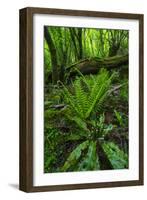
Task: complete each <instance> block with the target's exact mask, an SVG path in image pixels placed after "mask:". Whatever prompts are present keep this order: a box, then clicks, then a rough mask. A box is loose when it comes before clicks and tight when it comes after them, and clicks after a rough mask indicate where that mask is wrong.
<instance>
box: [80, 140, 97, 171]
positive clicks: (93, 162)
mask: <svg viewBox="0 0 147 200" xmlns="http://www.w3.org/2000/svg"><path fill="white" fill-rule="evenodd" d="M99 169H100V163H99V158H98V155H97V151H96V142H94V141H91V142H90V143H89V148H88V152H87V154H86V156H85V157H84V158H83V160H82V161H81V162H80V164H79V166H78V171H86V170H99Z"/></svg>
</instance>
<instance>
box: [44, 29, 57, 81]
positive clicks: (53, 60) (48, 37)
mask: <svg viewBox="0 0 147 200" xmlns="http://www.w3.org/2000/svg"><path fill="white" fill-rule="evenodd" d="M44 37H45V39H46V42H47V44H48V47H49V50H50V54H51V63H52V82H53V84H56V83H57V81H58V80H59V74H58V64H57V53H56V48H55V45H54V42H53V40H52V37H51V35H50V33H49V31H48V28H47V27H45V28H44Z"/></svg>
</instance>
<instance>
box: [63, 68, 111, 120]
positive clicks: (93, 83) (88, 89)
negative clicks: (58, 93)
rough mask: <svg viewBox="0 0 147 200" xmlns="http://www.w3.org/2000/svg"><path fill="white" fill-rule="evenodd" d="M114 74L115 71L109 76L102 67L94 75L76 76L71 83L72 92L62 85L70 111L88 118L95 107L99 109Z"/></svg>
mask: <svg viewBox="0 0 147 200" xmlns="http://www.w3.org/2000/svg"><path fill="white" fill-rule="evenodd" d="M114 76H115V73H112V75H111V76H110V75H109V72H108V71H106V70H104V69H103V70H101V71H100V73H99V74H98V75H96V76H93V75H91V76H90V77H88V78H85V77H83V76H81V77H78V78H77V79H76V80H75V81H74V83H73V91H72V92H70V91H69V90H68V89H67V88H66V87H65V86H63V87H64V89H63V92H64V98H65V100H66V102H67V103H68V105H69V106H70V108H71V110H72V113H73V114H74V113H75V114H76V115H78V116H79V117H80V118H82V119H89V118H90V116H91V114H92V113H93V111H94V109H95V107H96V108H97V110H100V108H101V105H102V103H103V102H104V100H105V98H106V97H107V95H108V91H109V88H110V87H111V82H112V80H113V78H114Z"/></svg>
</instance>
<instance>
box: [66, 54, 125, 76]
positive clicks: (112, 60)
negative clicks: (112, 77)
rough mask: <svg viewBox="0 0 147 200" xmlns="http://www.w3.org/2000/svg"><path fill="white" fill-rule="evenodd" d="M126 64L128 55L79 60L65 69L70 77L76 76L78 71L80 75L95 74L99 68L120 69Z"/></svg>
mask: <svg viewBox="0 0 147 200" xmlns="http://www.w3.org/2000/svg"><path fill="white" fill-rule="evenodd" d="M127 64H128V55H125V56H114V57H108V58H97V57H94V58H88V59H84V60H80V61H78V62H77V63H74V64H72V65H71V66H70V67H68V68H67V69H66V72H67V73H69V76H70V77H73V76H75V75H76V74H77V70H76V69H78V70H79V71H80V72H81V73H82V74H84V75H86V74H96V73H97V72H98V71H99V69H100V68H107V69H108V70H109V69H113V68H120V67H123V66H125V65H127Z"/></svg>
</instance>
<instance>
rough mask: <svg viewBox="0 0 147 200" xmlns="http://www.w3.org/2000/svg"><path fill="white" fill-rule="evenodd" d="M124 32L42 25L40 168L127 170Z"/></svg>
mask: <svg viewBox="0 0 147 200" xmlns="http://www.w3.org/2000/svg"><path fill="white" fill-rule="evenodd" d="M128 45H129V32H128V31H127V30H109V29H96V28H93V29H91V28H90V29H89V28H74V27H48V26H45V27H44V172H45V173H50V172H68V171H88V170H107V169H124V168H128V166H129V162H128V157H129V155H128V148H129V136H128V64H129V62H128V51H129V46H128Z"/></svg>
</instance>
